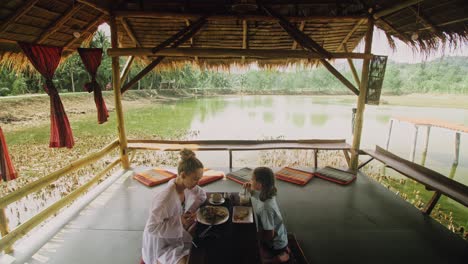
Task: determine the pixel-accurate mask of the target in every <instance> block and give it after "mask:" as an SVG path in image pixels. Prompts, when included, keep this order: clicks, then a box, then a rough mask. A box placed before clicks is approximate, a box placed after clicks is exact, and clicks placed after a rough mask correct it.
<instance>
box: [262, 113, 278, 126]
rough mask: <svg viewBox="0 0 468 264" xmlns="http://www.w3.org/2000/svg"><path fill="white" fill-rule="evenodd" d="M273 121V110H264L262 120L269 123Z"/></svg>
mask: <svg viewBox="0 0 468 264" xmlns="http://www.w3.org/2000/svg"><path fill="white" fill-rule="evenodd" d="M274 121H275V117H274V115H273V112H264V113H263V122H265V123H268V124H271V123H273V122H274Z"/></svg>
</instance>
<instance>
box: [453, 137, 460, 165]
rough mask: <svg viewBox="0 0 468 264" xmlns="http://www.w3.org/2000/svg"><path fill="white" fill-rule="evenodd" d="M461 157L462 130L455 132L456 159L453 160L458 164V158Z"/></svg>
mask: <svg viewBox="0 0 468 264" xmlns="http://www.w3.org/2000/svg"><path fill="white" fill-rule="evenodd" d="M459 159H460V132H456V133H455V160H454V161H453V164H454V165H458V160H459Z"/></svg>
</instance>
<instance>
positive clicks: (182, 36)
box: [121, 17, 206, 93]
mask: <svg viewBox="0 0 468 264" xmlns="http://www.w3.org/2000/svg"><path fill="white" fill-rule="evenodd" d="M205 23H206V18H205V17H201V18H200V19H199V20H198V21H197V22H195V23H193V24H192V25H190V26H188V27H186V28H184V29H182V30H181V31H179V32H178V33H176V34H175V35H173V36H172V37H170V38H169V39H167V40H165V41H163V42H162V43H161V44H159V45H158V46H156V47H154V48H152V49H151V52H152V53H153V54H155V53H157V52H159V51H160V50H161V49H163V48H164V47H166V46H167V45H169V44H170V43H172V42H174V43H173V44H172V45H171V47H173V48H176V47H178V46H179V45H180V44H182V43H184V42H185V41H187V40H188V39H190V38H191V37H192V36H193V35H195V34H196V33H197V32H198V31H199V30H200V28H202V26H203V25H204V24H205ZM164 58H165V57H164V56H159V57H157V58H156V59H155V60H153V61H152V62H151V63H150V64H148V66H146V67H145V68H144V69H143V70H141V72H140V73H138V74H137V75H136V76H135V77H134V78H133V79H132V80H130V81H129V82H128V83H127V84H125V85H124V86H123V87H122V89H121V93H124V92H126V91H127V90H128V89H130V88H131V87H132V86H133V85H135V84H136V83H137V82H138V81H139V80H141V78H143V77H144V76H145V75H146V74H148V72H150V71H151V70H153V69H154V67H156V66H157V65H158V64H159V63H160V62H161V61H162V60H163V59H164Z"/></svg>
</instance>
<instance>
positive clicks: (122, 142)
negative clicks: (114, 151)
mask: <svg viewBox="0 0 468 264" xmlns="http://www.w3.org/2000/svg"><path fill="white" fill-rule="evenodd" d="M109 22H110V23H109V26H110V31H111V46H112V47H113V48H117V47H118V46H119V40H118V35H117V23H116V21H115V17H114V16H111V17H110V19H109ZM119 72H120V64H119V57H112V87H113V89H114V101H115V112H116V114H117V130H118V133H119V146H120V159H121V160H122V168H124V169H125V170H127V169H129V168H130V162H129V161H128V153H127V151H128V150H127V136H126V135H125V123H124V117H123V109H122V94H121V92H120V78H119Z"/></svg>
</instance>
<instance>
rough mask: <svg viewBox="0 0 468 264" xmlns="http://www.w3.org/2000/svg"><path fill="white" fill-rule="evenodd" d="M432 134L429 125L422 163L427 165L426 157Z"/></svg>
mask: <svg viewBox="0 0 468 264" xmlns="http://www.w3.org/2000/svg"><path fill="white" fill-rule="evenodd" d="M430 134H431V126H427V127H426V138H425V139H424V151H423V154H422V161H421V165H423V166H424V165H425V164H426V157H427V149H428V147H429V135H430Z"/></svg>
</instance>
